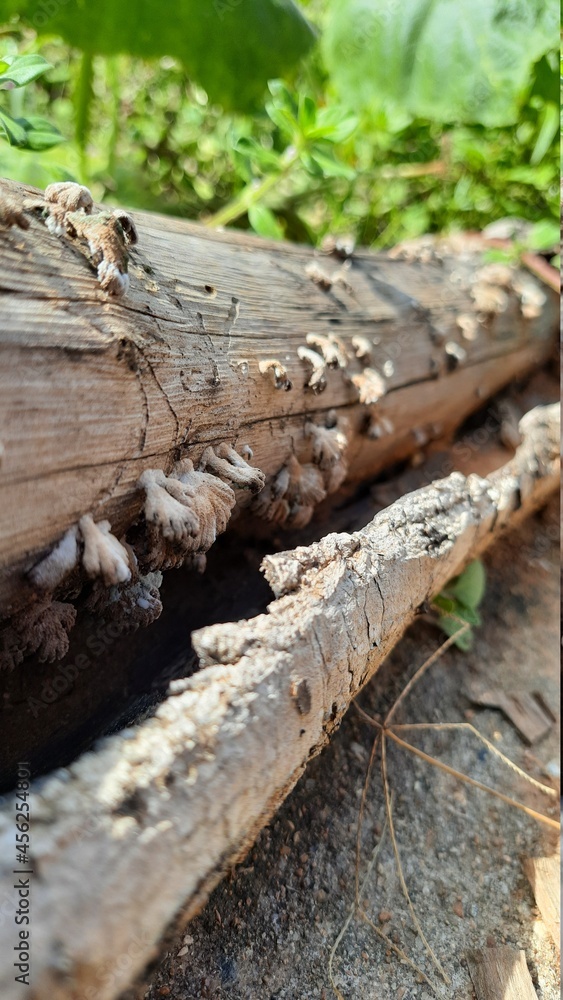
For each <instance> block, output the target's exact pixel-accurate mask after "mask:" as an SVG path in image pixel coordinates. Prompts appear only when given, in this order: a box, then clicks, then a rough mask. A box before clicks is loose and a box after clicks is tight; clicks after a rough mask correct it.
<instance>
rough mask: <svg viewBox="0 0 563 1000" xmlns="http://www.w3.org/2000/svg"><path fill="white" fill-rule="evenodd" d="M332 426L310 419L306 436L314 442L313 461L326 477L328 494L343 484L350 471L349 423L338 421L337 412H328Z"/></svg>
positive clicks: (325, 484) (328, 420) (306, 426)
mask: <svg viewBox="0 0 563 1000" xmlns="http://www.w3.org/2000/svg"><path fill="white" fill-rule="evenodd" d="M327 422H328V423H329V424H330V426H324V427H323V426H321V425H319V424H314V423H312V421H308V422H307V424H306V425H305V436H306V437H309V438H311V439H312V442H313V462H314V463H315V464H316V465H318V467H319V469H320V470H321V472H322V474H323V478H324V486H325V490H326V492H327V495H330V494H331V493H334V492H335V491H336V490H337V489H338V488H339V486H341V485H342V483H343V482H344V480H345V478H346V473H347V472H348V463H347V461H346V457H345V455H346V450H347V448H348V435H347V433H346V431H347V423H346V421H344V420H340V421H337V420H336V417H335V414H334V413H333V412H332V411H331V413H329V414H327Z"/></svg>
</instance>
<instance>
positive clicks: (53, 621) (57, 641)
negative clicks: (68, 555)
mask: <svg viewBox="0 0 563 1000" xmlns="http://www.w3.org/2000/svg"><path fill="white" fill-rule="evenodd" d="M75 621H76V609H75V608H74V607H73V606H72V604H63V603H62V602H61V601H51V600H50V599H47V600H43V601H39V602H37V604H32V605H31V606H30V607H28V608H26V609H25V611H21V612H19V613H18V614H16V615H14V616H13V618H12V619H11V620H10V622H9V623H8V625H7V626H6V628H4V629H3V630H2V633H1V634H0V667H4V668H8V669H13V668H14V667H16V666H18V664H20V663H21V662H22V660H23V659H24V657H25V656H30V655H31V654H32V653H37V655H38V658H39V661H40V662H41V663H53V662H54V661H55V660H60V659H62V657H63V656H65V655H66V653H67V652H68V646H69V640H68V634H69V632H70V630H71V629H72V627H73V625H74V623H75Z"/></svg>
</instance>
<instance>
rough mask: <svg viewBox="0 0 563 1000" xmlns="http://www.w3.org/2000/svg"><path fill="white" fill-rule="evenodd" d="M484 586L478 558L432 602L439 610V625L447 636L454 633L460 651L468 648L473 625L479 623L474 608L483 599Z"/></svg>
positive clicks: (481, 564)
mask: <svg viewBox="0 0 563 1000" xmlns="http://www.w3.org/2000/svg"><path fill="white" fill-rule="evenodd" d="M485 587H486V576H485V568H484V566H483V563H482V562H481V560H480V559H475V561H474V562H472V563H469V566H467V567H466V569H464V571H463V573H460V575H459V576H456V577H455V578H454V579H453V580H450V582H449V583H448V584H447V585H446V586H445V587H444V589H443V590H442V591H440V593H439V594H438V596H437V597H435V598H434V600H433V602H432V605H433V607H434V608H435V609H436V610H437V611H438V615H439V617H438V622H437V624H438V626H439V628H441V629H442V632H445V633H446V635H448V636H454V637H455V638H454V642H455V645H456V646H457V647H458V649H461V650H463V652H467V650H468V649H471V645H472V643H473V631H472V630H473V626H476V625H480V624H481V616H480V614H479V611H478V610H477V609H478V607H479V605H480V603H481V601H482V600H483V597H484V594H485ZM464 626H467V627H464Z"/></svg>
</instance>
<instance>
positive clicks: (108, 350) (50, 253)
mask: <svg viewBox="0 0 563 1000" xmlns="http://www.w3.org/2000/svg"><path fill="white" fill-rule="evenodd" d="M4 190H5V191H6V190H7V192H8V194H9V195H10V197H12V198H15V199H16V200H17V198H20V199H21V197H22V195H24V194H26V195H27V196H34V197H37V192H33V191H31V190H29V189H23V188H21V187H19V186H17V185H14V184H9V183H6V184H5V185H4ZM0 207H1V206H0ZM78 215H79V213H76V212H75V213H74V216H73V218H75V223H76V217H77V216H78ZM14 218H16V223H17V216H16V217H14V215H13V212H11V213H7V214H6V212H5V213H4V221H5V222H10V221H12V222H13V221H14ZM56 218H57V217H55V221H56ZM86 218H89V217H86ZM24 219H25V222H26V223H29V225H28V228H27V229H25V230H21V229H17V228H8V227H7V226H4V227H3V226H2V225H1V220H0V428H1V434H0V437H1V441H0V617H1V616H5V615H10V614H13V613H14V612H16V611H17V610H18V609H19V607H21V606H23V605H25V604H26V603H28V602H29V601H30V600H33V599H35V594H34V591H33V587H32V586H31V585H30V582H29V578H28V577H27V576H26V574H27V573H28V572H29V570H30V569H31V568H32V567H33V566H34V564H35V563H37V561H38V560H39V559H40V558H41V557H42V556H44V555H45V554H46V553H48V552H49V549H50V547H52V546H53V545H54V544H55V543H56V542H58V541H59V540H60V538H61V536H63V534H64V532H66V531H67V530H68V529H69V528H71V527H72V526H73V525H76V524H77V523H78V522H79V520H80V518H82V517H84V516H85V515H92V517H93V518H94V520H95V521H97V522H99V521H100V520H105V519H107V520H108V521H109V522H110V525H111V529H112V531H113V532H114V534H116V535H117V537H119V538H120V537H122V536H123V533H124V532H125V531H126V530H127V529H129V528H130V526H131V524H132V523H133V522H134V521H135V520H136V519H137V518H138V517H139V515H140V511H141V509H142V506H143V495H142V490H140V488H139V486H138V480H139V477H140V475H141V474H142V473H143V471H144V470H146V469H157V470H162V469H165V470H167V471H168V470H169V469H170V466H171V464H172V462H173V461H176V460H178V459H179V458H184V457H189V458H191V459H193V460H194V461H195V462H196V463H197V462H198V461H199V460H200V458H201V454H202V452H203V450H204V449H205V447H206V446H208V445H214V446H217V445H220V444H224V443H225V442H227V443H228V444H232V445H234V446H235V447H236V448H237V449H238V450H239V451H240V449H241V448H242V447H243V446H250V447H251V449H252V451H253V458H252V464H253V465H255V466H257V467H258V468H260V469H261V470H262V471H263V472H264V473H265V474H266V475H267V476H268V477H273V476H275V475H277V474H278V473H279V472H280V470H282V469H283V468H284V466H286V465H287V462H288V460H291V459H292V458H295V457H296V458H298V459H299V462H300V463H310V462H311V461H312V456H313V452H314V440H313V438H312V437H311V436H310V435H309V436H307V423H308V421H310V420H312V421H313V422H314V423H316V424H318V425H319V426H321V428H322V427H324V424H325V422H326V421H327V416H328V415H329V412H330V411H332V410H334V411H335V412H334V414H330V417H329V419H328V423H331V422H334V421H335V420H338V419H339V418H342V417H345V419H346V426H345V448H344V452H343V455H342V469H343V470H344V468H346V470H347V474H348V477H349V478H350V479H359V478H365V477H366V476H368V475H371V474H373V473H375V472H377V471H378V470H379V469H381V468H382V467H384V466H385V465H388V464H390V463H392V462H395V461H397V460H398V459H400V458H401V457H404V456H406V455H408V454H411V453H412V452H413V451H416V450H417V449H420V448H421V447H423V446H424V444H425V443H426V442H428V441H429V440H431V439H433V438H441V437H447V436H448V434H449V433H451V431H452V429H453V428H454V427H455V426H457V425H459V423H460V422H461V421H462V420H463V419H464V418H465V417H466V416H467V415H468V414H469V413H470V412H472V411H473V410H474V409H475V408H477V407H478V406H480V405H481V404H482V401H483V399H484V398H486V397H487V396H489V395H491V394H492V393H494V392H495V391H497V390H498V389H499V388H500V387H501V386H503V385H505V384H507V383H508V382H509V381H510V380H511V379H514V378H515V377H517V376H519V375H521V374H523V373H524V372H526V371H527V370H529V369H530V368H531V367H533V366H534V365H537V364H539V363H541V361H542V360H544V359H545V358H546V357H547V356H548V355H549V353H550V351H551V349H552V342H553V335H554V332H555V323H556V302H555V295H554V294H553V293H552V292H551V291H549V290H548V289H547V288H542V287H541V286H540V285H539V283H538V282H537V280H536V279H535V278H534V277H532V276H530V275H529V274H527V273H525V272H522V271H520V270H518V269H516V268H513V269H510V268H504V269H503V268H501V269H500V270H499V268H498V266H497V267H496V270H495V269H494V268H493V270H491V268H490V266H489V268H488V269H487V268H485V269H483V257H482V245H481V244H480V243H479V241H475V240H471V239H469V238H468V237H465V238H459V239H458V240H453V241H450V242H443V243H440V242H439V241H437V242H436V243H435V245H432V246H431V247H430V248H429V247H425V248H424V249H423V250H421V251H420V252H417V251H404V252H402V253H401V252H399V253H395V254H370V253H368V252H359V253H357V254H354V256H353V258H352V259H351V260H350V261H346V262H344V263H343V262H342V261H341V260H338V259H336V258H334V257H320V256H319V255H318V254H315V252H314V251H313V250H311V249H310V248H304V247H296V246H291V245H288V244H283V243H273V242H267V241H263V240H259V239H257V238H254V237H249V236H246V235H243V234H234V233H223V234H220V233H211V232H209V231H206V230H204V229H202V228H201V227H197V226H194V225H190V224H188V223H185V222H181V221H178V220H174V219H170V218H165V217H160V216H156V215H149V214H143V213H135V216H134V221H135V225H136V227H137V230H138V236H139V242H138V245H137V246H135V247H133V248H132V249H131V250H130V253H129V256H130V261H129V277H130V287H129V292H128V294H127V295H126V296H124V297H121V298H117V297H115V296H109V295H108V294H106V292H105V291H103V290H102V288H101V287H100V285H99V283H98V281H97V279H96V275H95V269H93V268H92V266H91V263H90V262H89V260H88V259H86V258H87V257H88V254H87V253H86V258H85V252H84V244H83V243H81V242H80V240H79V239H78V238H77V237H76V236H72V235H69V233H68V232H66V233H65V234H64V235H56V234H53V233H52V232H50V231H49V230H48V229H47V227H46V225H45V221H44V219H43V218H42V217H40V215H38V214H37V212H35V214H34V212H33V211H31V209H29V210H26V214H25V215H24ZM335 337H337V340H335V339H334V338H335ZM303 349H305V353H304V351H303ZM311 350H313V352H314V355H316V359H317V360H316V362H315V360H314V357H313V360H311V355H310V354H307V353H306V352H307V351H309V352H310V351H311ZM268 361H272V362H274V361H275V362H276V364H273V365H272V366H270V367H268V365H267V362H268ZM313 364H317V365H320V366H321V367H320V368H317V369H316V370H314V369H313ZM370 372H375V376H373V375H370ZM315 379H317V381H316V382H315ZM325 383H326V386H325V388H324V391H323V392H322V393H321V392H318V391H315V390H318V389H319V388H322V386H323V385H325ZM276 385H277V386H278V388H276ZM289 386H291V388H289V391H284V390H285V389H288V387H289ZM378 396H379V397H380V398H377V397H378ZM370 400H376V401H375V402H370ZM366 431H369V433H366ZM313 462H314V456H313ZM325 488H326V489H327V490H328V488H329V487H328V486H327V483H326V476H325ZM290 500H291V497H290ZM313 503H314V501H313ZM266 508H267V504H266ZM267 512H268V511H267V510H266V513H267ZM263 513H264V512H263Z"/></svg>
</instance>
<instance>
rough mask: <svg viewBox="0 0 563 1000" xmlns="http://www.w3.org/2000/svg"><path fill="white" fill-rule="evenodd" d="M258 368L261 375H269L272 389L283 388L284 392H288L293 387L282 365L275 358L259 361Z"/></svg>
mask: <svg viewBox="0 0 563 1000" xmlns="http://www.w3.org/2000/svg"><path fill="white" fill-rule="evenodd" d="M258 370H259V372H260V374H261V375H268V374H269V375H270V376H271V378H272V381H273V383H274V389H284V390H285V391H286V392H289V390H290V389H291V388H293V386H292V383H291V379H290V378H289V376H288V374H287V371H286V370H285V367H284V365H282V363H281V361H278V360H277V358H266V359H265V360H264V361H260V362H259V364H258Z"/></svg>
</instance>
